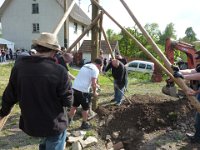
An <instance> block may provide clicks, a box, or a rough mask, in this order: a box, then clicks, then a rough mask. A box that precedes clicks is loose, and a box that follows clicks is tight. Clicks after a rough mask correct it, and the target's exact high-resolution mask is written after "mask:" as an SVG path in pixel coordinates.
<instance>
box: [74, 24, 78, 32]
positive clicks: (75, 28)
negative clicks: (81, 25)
mask: <svg viewBox="0 0 200 150" xmlns="http://www.w3.org/2000/svg"><path fill="white" fill-rule="evenodd" d="M77 30H78V24H77V23H75V22H74V33H77Z"/></svg>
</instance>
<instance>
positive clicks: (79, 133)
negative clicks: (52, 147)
mask: <svg viewBox="0 0 200 150" xmlns="http://www.w3.org/2000/svg"><path fill="white" fill-rule="evenodd" d="M85 134H86V131H73V132H72V135H73V136H75V137H79V136H84V135H85Z"/></svg>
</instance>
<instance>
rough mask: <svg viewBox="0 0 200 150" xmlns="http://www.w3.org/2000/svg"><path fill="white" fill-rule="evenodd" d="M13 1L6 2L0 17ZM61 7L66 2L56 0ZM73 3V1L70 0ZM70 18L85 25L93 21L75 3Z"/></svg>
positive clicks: (0, 9)
mask: <svg viewBox="0 0 200 150" xmlns="http://www.w3.org/2000/svg"><path fill="white" fill-rule="evenodd" d="M11 1H12V0H5V1H4V3H3V4H2V6H1V8H0V17H1V16H2V15H3V13H4V11H5V9H6V8H7V6H8V5H9V3H10V2H11ZM56 1H57V2H58V3H59V4H60V5H61V7H62V8H63V9H64V0H56ZM69 1H70V2H72V0H69ZM69 17H70V18H71V19H73V20H75V21H77V22H79V23H82V24H84V25H89V24H90V23H91V19H90V18H89V17H88V16H87V15H86V14H85V12H84V11H83V10H82V9H81V8H80V7H79V6H78V5H77V4H76V3H75V5H74V7H73V9H72V11H71V12H70V14H69Z"/></svg>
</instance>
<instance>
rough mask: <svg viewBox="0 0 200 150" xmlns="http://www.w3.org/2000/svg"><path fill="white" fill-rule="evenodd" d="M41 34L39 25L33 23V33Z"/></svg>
mask: <svg viewBox="0 0 200 150" xmlns="http://www.w3.org/2000/svg"><path fill="white" fill-rule="evenodd" d="M39 32H40V25H39V23H33V33H39Z"/></svg>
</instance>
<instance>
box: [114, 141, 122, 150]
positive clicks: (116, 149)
mask: <svg viewBox="0 0 200 150" xmlns="http://www.w3.org/2000/svg"><path fill="white" fill-rule="evenodd" d="M123 147H124V145H123V143H122V142H118V143H117V144H115V145H114V146H113V148H114V150H120V149H122V148H123Z"/></svg>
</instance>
